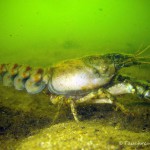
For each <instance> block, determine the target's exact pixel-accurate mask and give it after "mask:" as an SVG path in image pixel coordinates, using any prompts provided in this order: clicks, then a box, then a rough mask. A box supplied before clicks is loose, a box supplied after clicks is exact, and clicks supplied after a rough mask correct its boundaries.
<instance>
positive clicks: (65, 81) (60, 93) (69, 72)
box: [0, 49, 150, 121]
mask: <svg viewBox="0 0 150 150" xmlns="http://www.w3.org/2000/svg"><path fill="white" fill-rule="evenodd" d="M144 51H146V49H145V50H143V51H140V52H138V53H137V54H135V55H124V54H119V53H110V54H104V55H93V56H85V57H82V58H78V59H71V60H66V61H63V62H60V63H58V64H56V65H54V66H52V67H50V68H47V69H42V68H37V69H33V68H31V67H29V66H21V65H20V66H19V65H16V64H15V65H10V64H2V65H1V66H0V75H1V80H2V82H3V84H4V85H5V86H12V85H14V86H15V88H16V89H17V90H23V89H26V90H27V92H28V93H31V94H36V93H39V92H41V91H42V90H44V89H45V88H48V91H49V94H50V100H51V102H52V103H53V104H58V106H59V107H58V108H60V107H61V105H62V104H64V103H66V104H69V105H70V107H71V111H72V114H73V116H74V119H75V120H76V121H79V120H78V117H77V112H76V105H77V104H79V103H87V104H100V103H108V104H115V105H117V107H119V108H120V109H121V110H122V111H124V112H125V109H124V108H123V106H121V105H120V104H119V103H118V102H117V101H116V98H117V95H122V94H127V93H131V94H136V95H137V96H139V97H141V98H143V99H148V100H150V83H149V82H140V81H138V80H137V81H136V80H135V79H133V78H130V77H128V76H122V75H119V70H120V69H121V68H123V67H130V66H134V65H140V64H143V63H146V64H149V62H147V59H148V57H142V56H140V54H142V53H143V52H144Z"/></svg>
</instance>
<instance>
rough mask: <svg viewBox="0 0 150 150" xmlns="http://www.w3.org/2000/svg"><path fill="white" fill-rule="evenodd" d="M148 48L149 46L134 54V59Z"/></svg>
mask: <svg viewBox="0 0 150 150" xmlns="http://www.w3.org/2000/svg"><path fill="white" fill-rule="evenodd" d="M149 48H150V45H148V46H147V47H146V48H144V49H143V50H138V51H137V52H136V53H135V54H134V57H137V56H139V55H141V54H143V53H144V52H146V51H147V50H148V49H149Z"/></svg>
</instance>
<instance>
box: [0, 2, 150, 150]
mask: <svg viewBox="0 0 150 150" xmlns="http://www.w3.org/2000/svg"><path fill="white" fill-rule="evenodd" d="M149 5H150V1H149V0H142V1H141V0H130V1H128V0H124V1H120V0H106V1H105V0H93V1H90V0H82V1H81V0H72V1H69V0H62V1H61V0H55V1H52V0H26V1H24V0H20V1H19V0H5V1H0V63H20V64H27V65H30V66H41V67H49V66H51V65H52V64H55V63H57V62H59V61H60V60H65V59H69V58H77V57H82V56H85V55H91V54H104V53H110V52H118V53H128V54H134V53H136V52H137V51H138V50H139V49H141V50H142V49H144V48H145V47H147V46H148V45H149V44H150V19H149V18H150V11H149ZM148 55H150V49H148V50H147V51H146V52H145V53H143V56H148ZM121 72H123V73H126V74H129V75H130V76H133V77H136V78H137V79H141V80H150V78H149V75H150V67H149V65H146V64H145V65H142V66H136V67H131V68H125V69H123V70H122V71H121ZM118 101H120V102H121V103H122V104H123V105H124V106H126V107H127V108H128V109H129V110H130V111H131V112H132V113H133V114H134V115H124V114H123V113H121V112H120V111H114V109H113V107H112V106H109V105H94V106H86V105H85V106H78V113H79V115H80V116H81V117H82V122H81V123H79V124H77V123H76V122H75V121H74V120H73V117H72V114H71V113H70V109H69V108H68V107H63V108H62V110H61V112H60V116H59V118H58V119H57V120H56V122H55V123H53V124H52V121H53V119H54V116H55V114H56V113H57V108H56V106H54V105H52V104H51V103H50V101H49V97H48V96H46V95H45V94H43V93H40V94H37V95H30V94H28V93H26V92H25V91H16V90H14V89H13V88H8V87H3V86H2V85H1V84H0V149H2V150H12V149H18V150H21V149H22V150H24V149H29V150H30V149H31V150H35V149H37V150H41V149H45V150H51V149H52V150H53V149H54V150H55V149H72V150H74V149H77V150H80V149H87V150H88V149H102V150H103V149H104V150H105V149H112V150H113V149H118V150H122V149H149V147H150V143H149V141H150V136H149V131H150V117H149V116H150V111H149V108H150V103H149V102H145V101H143V100H142V99H139V98H137V97H135V96H131V95H126V96H121V97H119V98H118Z"/></svg>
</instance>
